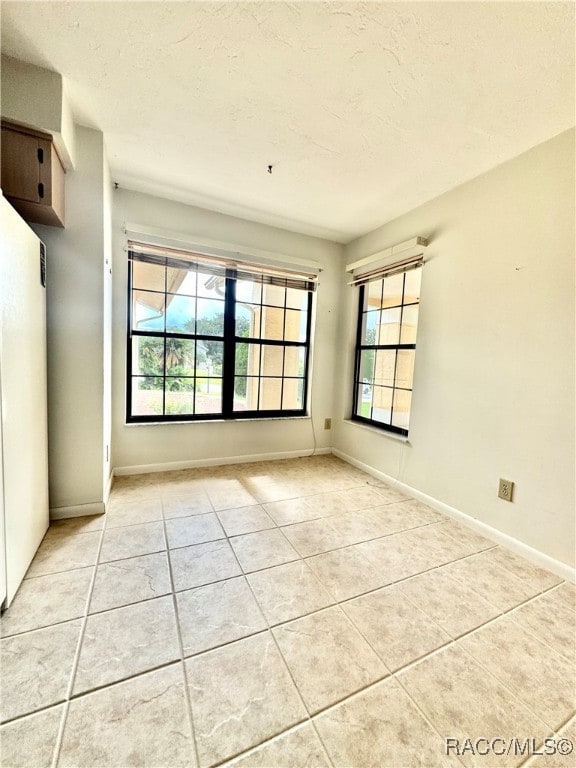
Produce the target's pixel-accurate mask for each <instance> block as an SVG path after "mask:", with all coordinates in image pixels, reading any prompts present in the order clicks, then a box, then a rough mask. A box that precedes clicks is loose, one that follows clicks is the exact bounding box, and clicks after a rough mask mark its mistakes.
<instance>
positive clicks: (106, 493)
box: [104, 469, 114, 506]
mask: <svg viewBox="0 0 576 768" xmlns="http://www.w3.org/2000/svg"><path fill="white" fill-rule="evenodd" d="M113 485H114V469H110V477H109V478H108V484H107V485H106V490H105V491H104V506H106V505H107V504H108V499H109V498H110V492H111V491H112V486H113Z"/></svg>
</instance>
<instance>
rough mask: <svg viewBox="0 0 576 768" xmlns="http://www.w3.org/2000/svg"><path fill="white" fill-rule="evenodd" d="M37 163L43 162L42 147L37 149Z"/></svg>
mask: <svg viewBox="0 0 576 768" xmlns="http://www.w3.org/2000/svg"><path fill="white" fill-rule="evenodd" d="M38 162H39V163H43V162H44V150H43V149H42V147H38Z"/></svg>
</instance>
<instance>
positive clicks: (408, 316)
mask: <svg viewBox="0 0 576 768" xmlns="http://www.w3.org/2000/svg"><path fill="white" fill-rule="evenodd" d="M418 309H419V307H418V304H414V305H412V306H409V307H404V309H403V310H402V330H401V332H400V344H416V331H417V329H418Z"/></svg>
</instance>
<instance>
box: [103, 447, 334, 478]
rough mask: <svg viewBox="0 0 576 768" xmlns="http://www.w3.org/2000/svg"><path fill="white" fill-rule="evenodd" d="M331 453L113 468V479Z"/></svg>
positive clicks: (291, 453) (262, 455)
mask: <svg viewBox="0 0 576 768" xmlns="http://www.w3.org/2000/svg"><path fill="white" fill-rule="evenodd" d="M330 453H332V449H331V448H316V450H312V449H311V448H307V449H306V448H305V449H304V450H301V451H281V452H277V453H252V454H249V455H244V456H224V457H220V456H219V457H218V458H214V459H192V460H189V461H167V462H164V463H162V464H138V465H135V466H131V467H114V470H113V471H114V477H119V476H120V475H144V474H147V473H149V472H170V471H172V470H175V469H194V468H196V467H219V466H223V465H225V464H248V463H250V462H252V461H277V460H279V459H297V458H301V457H303V456H312V455H314V456H320V455H326V454H330Z"/></svg>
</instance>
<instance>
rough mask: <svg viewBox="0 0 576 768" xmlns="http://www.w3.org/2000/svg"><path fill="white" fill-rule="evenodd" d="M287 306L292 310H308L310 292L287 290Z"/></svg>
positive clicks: (296, 289) (294, 289) (295, 289)
mask: <svg viewBox="0 0 576 768" xmlns="http://www.w3.org/2000/svg"><path fill="white" fill-rule="evenodd" d="M286 306H287V307H289V308H290V309H308V291H301V290H299V289H298V288H287V289H286Z"/></svg>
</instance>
